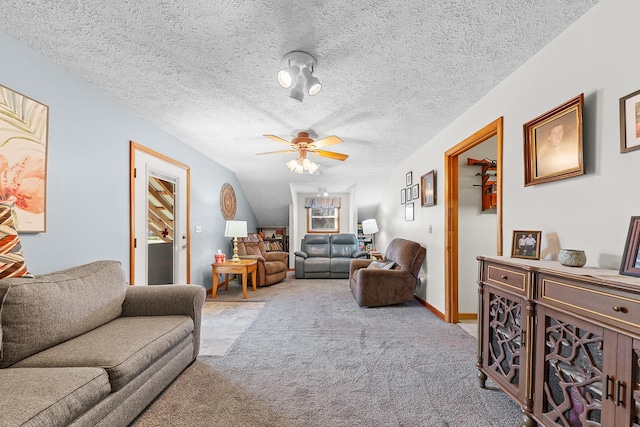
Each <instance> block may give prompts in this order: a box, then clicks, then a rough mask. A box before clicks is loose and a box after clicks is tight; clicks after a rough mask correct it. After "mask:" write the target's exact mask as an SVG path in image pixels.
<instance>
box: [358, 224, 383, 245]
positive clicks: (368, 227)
mask: <svg viewBox="0 0 640 427" xmlns="http://www.w3.org/2000/svg"><path fill="white" fill-rule="evenodd" d="M378 231H379V230H378V223H377V222H376V220H375V219H365V220H364V221H362V234H371V250H373V249H375V248H376V244H375V243H376V240H375V234H376V233H377V232H378Z"/></svg>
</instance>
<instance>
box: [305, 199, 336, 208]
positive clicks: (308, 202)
mask: <svg viewBox="0 0 640 427" xmlns="http://www.w3.org/2000/svg"><path fill="white" fill-rule="evenodd" d="M341 201H342V198H341V197H306V198H305V199H304V207H305V208H340V204H341V203H342V202H341Z"/></svg>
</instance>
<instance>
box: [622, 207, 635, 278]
mask: <svg viewBox="0 0 640 427" xmlns="http://www.w3.org/2000/svg"><path fill="white" fill-rule="evenodd" d="M620 274H623V275H625V276H634V277H640V216H632V217H631V223H630V224H629V231H628V233H627V241H626V243H625V245H624V253H623V254H622V263H621V264H620Z"/></svg>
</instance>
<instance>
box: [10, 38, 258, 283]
mask: <svg viewBox="0 0 640 427" xmlns="http://www.w3.org/2000/svg"><path fill="white" fill-rule="evenodd" d="M0 57H1V58H2V66H1V67H0V84H1V85H3V86H6V87H8V88H10V89H12V90H15V91H17V92H20V93H22V94H23V95H26V96H28V97H30V98H33V99H35V100H37V101H39V102H41V103H43V104H46V105H48V106H49V152H48V165H47V167H48V170H47V202H46V203H47V231H46V233H40V234H21V236H20V238H21V241H22V246H23V252H24V255H25V258H26V261H27V267H28V269H29V270H30V271H31V272H33V273H35V274H42V273H46V272H50V271H54V270H58V269H62V268H67V267H71V266H75V265H78V264H82V263H85V262H91V261H94V260H99V259H115V260H119V261H121V262H122V264H123V266H124V268H125V270H126V273H127V277H128V274H129V141H130V140H133V141H135V142H137V143H139V144H142V145H144V146H146V147H148V148H151V149H152V150H155V151H157V152H160V153H162V154H164V155H166V156H168V157H171V158H173V159H174V160H176V161H178V162H180V163H183V164H185V165H187V166H189V167H190V169H191V282H192V283H199V284H203V285H205V286H206V287H208V288H210V287H211V263H212V262H213V254H214V253H215V252H216V250H217V249H218V248H221V249H223V251H224V250H226V251H227V253H228V254H230V253H231V246H230V243H229V239H228V238H225V237H224V225H225V220H224V218H223V217H222V213H221V211H220V202H219V197H220V189H221V187H222V184H224V183H225V182H228V183H230V184H231V185H232V186H233V188H234V190H235V193H236V198H237V214H236V218H235V219H238V220H247V221H248V224H247V226H248V229H249V230H251V229H255V227H256V225H257V224H256V219H255V215H254V214H253V212H252V210H251V208H250V207H249V203H248V201H247V199H246V197H245V195H244V192H243V191H242V188H241V187H240V184H239V183H238V180H237V179H236V176H235V174H233V173H232V172H230V171H229V170H228V169H226V168H224V167H222V166H221V165H220V164H218V163H216V162H214V161H212V160H210V159H207V158H205V157H204V156H202V155H201V154H200V153H198V152H197V151H195V150H193V149H192V148H190V147H188V146H187V145H186V144H184V143H182V142H181V141H179V140H177V139H176V138H174V137H172V136H170V135H168V134H167V133H165V132H163V131H161V130H160V129H159V128H157V127H156V126H154V125H152V124H150V123H148V122H146V121H145V120H144V119H142V118H141V117H140V116H138V115H137V114H135V113H134V112H133V111H131V110H129V109H127V108H125V107H123V106H122V105H121V104H119V103H118V102H116V101H115V100H113V99H112V98H109V97H108V96H106V95H105V94H104V93H103V92H101V91H100V90H98V89H96V88H95V87H93V86H91V85H90V84H88V83H87V82H85V81H83V80H80V79H79V78H77V77H75V76H73V75H71V74H70V73H68V72H67V71H65V70H64V69H62V68H61V67H59V66H57V65H55V64H53V63H52V62H51V61H49V60H48V59H46V58H44V57H43V56H41V55H40V54H38V53H36V52H34V51H32V50H31V49H29V48H28V47H26V46H24V45H23V44H21V43H19V42H18V41H16V40H15V39H13V38H11V37H10V36H8V35H7V34H5V33H0ZM196 225H200V226H201V227H202V233H198V234H196V233H194V232H193V230H194V228H195V226H196Z"/></svg>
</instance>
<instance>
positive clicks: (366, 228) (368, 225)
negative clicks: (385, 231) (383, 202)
mask: <svg viewBox="0 0 640 427" xmlns="http://www.w3.org/2000/svg"><path fill="white" fill-rule="evenodd" d="M378 231H379V230H378V223H377V222H376V220H375V219H365V220H364V221H362V233H363V234H375V233H377V232H378Z"/></svg>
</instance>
